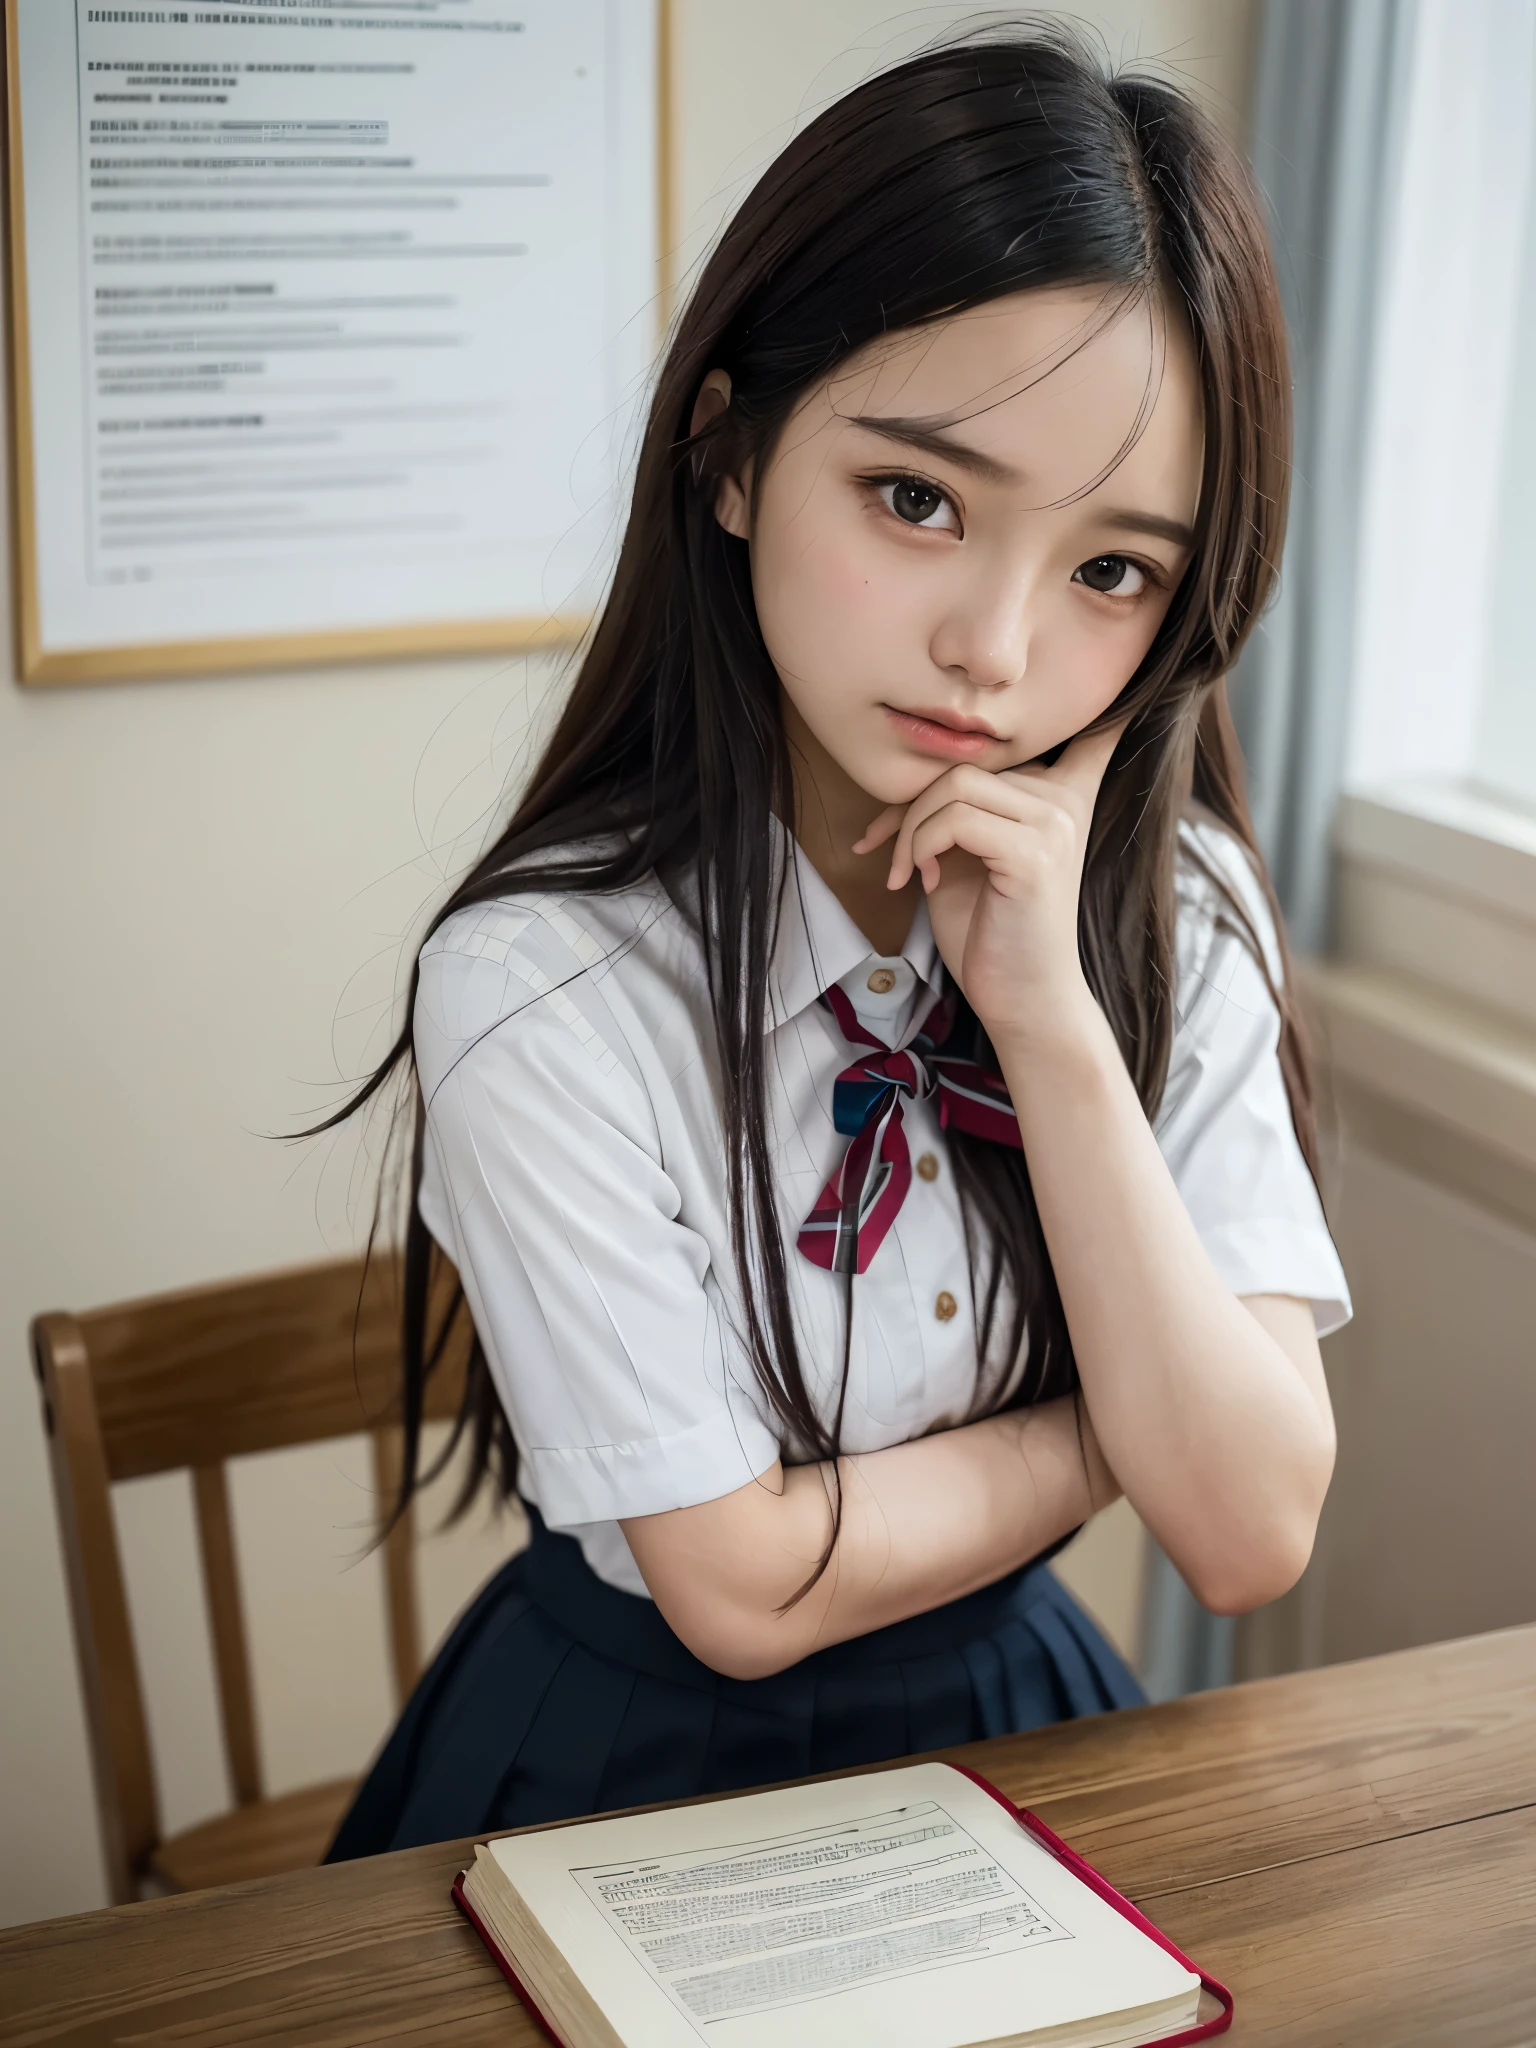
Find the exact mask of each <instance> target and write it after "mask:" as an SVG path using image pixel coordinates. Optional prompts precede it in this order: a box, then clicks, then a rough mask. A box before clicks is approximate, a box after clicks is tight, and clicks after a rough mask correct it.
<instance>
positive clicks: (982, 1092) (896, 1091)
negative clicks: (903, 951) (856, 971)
mask: <svg viewBox="0 0 1536 2048" xmlns="http://www.w3.org/2000/svg"><path fill="white" fill-rule="evenodd" d="M822 1001H823V1002H824V1003H825V1004H826V1006H827V1008H828V1009H829V1010H830V1011H831V1012H832V1014H833V1016H834V1017H835V1018H836V1019H837V1023H838V1028H839V1029H840V1030H841V1032H842V1034H843V1036H844V1038H846V1039H847V1040H848V1042H849V1044H850V1045H859V1046H864V1047H866V1048H868V1050H867V1051H866V1052H864V1053H863V1054H861V1055H860V1057H859V1058H857V1059H856V1060H855V1061H854V1062H853V1064H852V1066H849V1067H844V1069H843V1071H842V1072H841V1073H840V1074H839V1075H838V1077H837V1080H836V1081H835V1083H834V1084H833V1088H832V1121H833V1123H834V1124H835V1125H836V1126H837V1128H838V1130H839V1131H840V1132H841V1133H842V1134H843V1136H844V1137H845V1138H848V1139H849V1140H851V1142H850V1144H849V1146H848V1149H847V1151H846V1152H845V1153H844V1154H843V1160H842V1164H841V1165H840V1166H839V1167H838V1169H837V1172H836V1173H834V1174H833V1176H832V1178H831V1179H830V1180H829V1181H828V1182H827V1184H826V1186H825V1187H824V1188H823V1189H822V1191H821V1193H820V1194H819V1195H818V1196H817V1197H816V1206H815V1208H814V1209H812V1211H811V1213H810V1215H809V1216H807V1217H806V1219H805V1222H804V1223H803V1224H802V1225H801V1228H800V1235H799V1237H798V1239H797V1240H796V1242H797V1244H798V1246H799V1249H800V1251H801V1252H802V1253H803V1254H804V1255H805V1257H806V1258H808V1259H809V1260H810V1261H811V1263H812V1264H813V1265H816V1266H824V1267H825V1268H826V1269H827V1271H828V1272H830V1273H862V1272H863V1271H864V1270H865V1269H866V1267H867V1266H868V1265H869V1262H870V1260H871V1259H872V1258H873V1257H874V1256H875V1253H876V1252H877V1251H878V1250H879V1249H880V1246H881V1244H882V1243H883V1242H884V1239H885V1234H886V1232H887V1231H888V1230H889V1229H890V1227H891V1225H892V1224H893V1223H894V1222H895V1220H896V1215H897V1211H898V1210H899V1209H900V1208H901V1205H902V1203H903V1202H904V1201H905V1200H906V1198H907V1189H908V1188H909V1187H910V1186H911V1185H912V1159H911V1155H910V1153H909V1152H908V1150H907V1140H906V1134H905V1132H904V1131H903V1130H902V1127H901V1113H902V1105H903V1103H904V1102H906V1101H907V1100H908V1099H909V1098H910V1099H911V1100H912V1101H914V1102H923V1101H926V1100H927V1098H928V1097H929V1096H930V1095H935V1094H936V1095H937V1096H938V1098H939V1126H940V1129H942V1130H949V1129H951V1128H953V1129H955V1130H957V1131H966V1132H969V1133H970V1134H971V1135H972V1136H973V1137H977V1138H990V1139H991V1140H992V1142H993V1143H994V1144H997V1145H1012V1146H1014V1147H1015V1149H1018V1150H1022V1149H1023V1144H1024V1140H1023V1139H1022V1137H1021V1136H1020V1135H1019V1120H1018V1118H1017V1117H1016V1116H1015V1114H1014V1110H1013V1104H1012V1103H1011V1102H1010V1101H1009V1099H1008V1089H1007V1086H1006V1084H1005V1083H1004V1081H1003V1079H1002V1076H1001V1075H999V1074H989V1073H988V1072H987V1070H986V1068H985V1067H982V1066H978V1065H977V1064H976V1062H975V1061H974V1060H958V1059H947V1058H944V1057H943V1056H941V1055H940V1053H939V1051H938V1047H939V1046H941V1045H942V1044H943V1043H944V1041H945V1039H946V1038H947V1037H948V1036H949V1032H950V1027H951V1025H952V1024H953V1022H954V1005H953V1003H952V1002H951V1001H950V1000H949V999H948V998H947V997H944V998H941V999H940V1000H939V1001H938V1002H937V1003H935V1005H934V1006H933V1008H932V1009H931V1010H930V1011H929V1012H928V1015H927V1017H926V1018H925V1019H924V1020H923V1025H922V1028H921V1030H920V1031H918V1032H917V1033H916V1034H915V1036H914V1037H913V1038H912V1039H911V1041H910V1042H909V1043H908V1044H907V1045H905V1046H903V1047H902V1048H901V1050H900V1051H899V1052H898V1051H893V1049H892V1048H891V1047H890V1046H888V1045H887V1044H886V1043H885V1042H884V1040H883V1039H879V1038H876V1036H875V1035H874V1033H873V1032H872V1031H866V1030H865V1028H864V1026H863V1025H862V1024H861V1023H860V1022H859V1020H858V1017H857V1015H856V1014H855V1012H854V1007H853V1004H852V1003H851V1002H850V1001H849V1000H848V998H847V996H846V995H845V994H844V993H843V991H842V990H841V989H840V988H837V987H832V988H829V989H828V990H827V991H826V993H825V994H824V995H823V997H822Z"/></svg>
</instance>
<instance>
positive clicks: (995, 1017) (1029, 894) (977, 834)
mask: <svg viewBox="0 0 1536 2048" xmlns="http://www.w3.org/2000/svg"><path fill="white" fill-rule="evenodd" d="M1124 730H1125V726H1124V724H1120V725H1116V726H1111V727H1109V728H1108V729H1106V730H1105V731H1103V732H1096V733H1089V734H1085V735H1084V736H1083V737H1082V738H1080V739H1076V740H1074V741H1073V742H1072V744H1071V745H1070V746H1069V747H1068V748H1067V749H1066V751H1065V752H1064V753H1063V754H1062V756H1061V758H1060V759H1059V760H1058V761H1057V762H1056V764H1055V766H1054V767H1052V768H1037V767H1033V766H1030V767H1024V768H1005V769H1003V770H1002V771H1001V772H999V773H996V774H993V773H991V772H989V771H988V770H986V769H984V768H976V767H971V766H966V767H959V768H950V769H948V770H946V772H945V773H944V774H943V775H941V776H940V777H939V778H938V780H937V781H936V782H932V783H930V784H929V786H928V787H927V789H925V790H924V791H923V792H922V794H921V795H920V796H918V797H916V798H915V799H914V800H913V801H912V802H911V803H910V804H907V805H905V806H903V805H900V804H893V805H891V807H890V808H889V809H888V810H885V811H882V812H881V814H880V816H879V817H878V818H876V819H875V821H874V823H873V824H872V825H871V826H870V828H869V830H868V831H867V832H866V833H865V834H864V837H863V838H862V839H861V840H859V841H858V843H857V844H856V845H855V847H854V849H853V850H854V852H855V853H867V852H869V851H871V850H872V849H873V848H874V847H877V846H879V845H881V844H882V843H883V842H884V841H885V840H887V839H889V838H890V837H891V836H892V835H893V834H894V835H895V840H896V844H895V846H894V847H893V848H892V851H891V870H890V874H889V876H888V877H887V886H888V887H889V888H892V889H900V888H904V887H905V886H906V884H907V882H908V881H909V880H910V878H911V876H912V873H913V870H914V869H916V870H917V872H918V873H919V874H920V875H921V876H922V880H923V888H924V889H925V891H926V892H927V896H928V915H929V917H930V919H931V920H932V923H933V935H934V937H935V939H936V940H937V941H938V947H939V952H940V954H941V955H942V956H943V959H944V964H945V966H946V967H948V969H949V971H950V973H951V974H952V975H953V976H954V977H955V979H956V981H957V982H958V983H959V984H960V987H961V989H962V991H963V992H964V994H965V998H966V1000H967V1002H969V1004H970V1005H971V1008H972V1009H973V1010H974V1011H975V1012H976V1014H977V1016H978V1017H979V1018H980V1019H981V1022H982V1024H983V1026H984V1027H985V1029H986V1031H987V1035H988V1036H989V1037H990V1038H991V1039H992V1041H993V1043H994V1044H997V1043H998V1042H999V1041H1000V1040H1001V1039H1004V1038H1008V1037H1016V1036H1018V1035H1019V1034H1020V1033H1021V1032H1022V1033H1028V1032H1030V1031H1032V1030H1033V1029H1035V1028H1037V1026H1038V1025H1040V1024H1042V1023H1048V1024H1049V1025H1050V1026H1051V1027H1052V1028H1057V1027H1059V1025H1060V1023H1061V1022H1062V1020H1063V1018H1064V1016H1066V1015H1067V1014H1070V1012H1071V1011H1072V1010H1073V1009H1074V1008H1076V1007H1077V1006H1078V1005H1080V1004H1081V1003H1082V1001H1083V999H1084V998H1085V997H1086V998H1087V999H1088V1000H1089V1001H1090V1002H1091V1001H1092V998H1091V996H1090V995H1089V991H1088V986H1087V983H1086V982H1085V981H1084V979H1083V973H1082V966H1081V962H1080V960H1079V957H1078V950H1077V903H1078V892H1079V889H1080V887H1081V883H1082V875H1083V857H1084V854H1085V853H1086V851H1087V846H1088V829H1089V826H1090V825H1091V824H1092V821H1093V807H1094V803H1095V801H1096V799H1097V797H1098V793H1099V785H1100V783H1101V782H1102V781H1103V780H1104V771H1105V770H1106V769H1107V768H1108V766H1109V762H1110V756H1111V755H1112V754H1113V753H1114V751H1115V747H1116V744H1117V743H1118V741H1119V738H1120V735H1121V733H1122V732H1124Z"/></svg>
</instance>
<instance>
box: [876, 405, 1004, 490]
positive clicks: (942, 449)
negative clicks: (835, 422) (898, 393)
mask: <svg viewBox="0 0 1536 2048" xmlns="http://www.w3.org/2000/svg"><path fill="white" fill-rule="evenodd" d="M850 424H851V425H853V426H855V427H863V428H864V429H865V431H866V432H867V433H871V434H879V435H880V436H881V438H882V439H883V440H886V441H899V442H901V443H902V445H903V446H904V447H907V448H921V449H922V450H923V451H924V453H925V454H928V455H937V456H938V457H939V458H940V460H941V461H944V462H952V463H954V465H955V467H956V468H957V469H968V470H969V471H970V472H971V474H972V476H979V477H981V478H982V479H983V480H984V481H985V482H987V483H989V484H1021V483H1023V481H1024V478H1023V475H1022V474H1021V472H1020V471H1018V470H1016V469H1013V468H1011V467H1010V466H1009V465H1008V464H1007V463H1006V462H998V461H996V460H995V459H994V458H993V457H992V456H990V455H983V454H982V452H981V450H980V449H979V448H971V447H968V446H967V445H966V443H965V442H964V441H957V440H955V439H954V438H953V436H952V435H949V434H946V433H944V432H942V431H941V430H940V429H939V428H938V427H927V426H924V424H923V422H922V421H921V420H902V419H889V418H881V417H880V416H879V415H878V414H875V413H855V414H854V415H853V418H852V420H851V422H850Z"/></svg>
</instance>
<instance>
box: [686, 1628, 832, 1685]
mask: <svg viewBox="0 0 1536 2048" xmlns="http://www.w3.org/2000/svg"><path fill="white" fill-rule="evenodd" d="M667 1619H668V1621H669V1622H670V1623H671V1627H672V1632H673V1634H674V1635H675V1636H676V1637H677V1638H678V1640H679V1641H680V1642H681V1643H682V1645H683V1647H684V1649H686V1650H691V1651H692V1652H693V1654H694V1656H695V1657H697V1658H698V1660H699V1662H700V1663H701V1664H705V1665H708V1667H709V1669H710V1670H711V1671H714V1672H718V1674H719V1675H720V1677H722V1678H737V1679H741V1680H743V1681H744V1682H750V1681H751V1680H753V1679H756V1678H773V1677H775V1676H777V1674H778V1673H779V1672H781V1671H787V1670H788V1669H789V1667H790V1665H791V1664H794V1663H797V1662H798V1661H799V1659H800V1657H801V1655H802V1654H803V1652H802V1651H801V1650H799V1649H797V1648H794V1647H792V1646H791V1645H790V1644H789V1643H787V1642H785V1641H784V1640H783V1637H782V1633H781V1632H780V1631H779V1630H777V1629H775V1627H774V1626H773V1623H772V1622H770V1621H768V1620H767V1619H765V1618H764V1617H761V1616H755V1615H732V1616H713V1617H711V1618H710V1619H709V1620H708V1621H700V1622H693V1623H691V1625H687V1626H684V1627H682V1628H679V1626H678V1624H677V1622H676V1621H675V1620H673V1619H672V1617H671V1616H668V1617H667Z"/></svg>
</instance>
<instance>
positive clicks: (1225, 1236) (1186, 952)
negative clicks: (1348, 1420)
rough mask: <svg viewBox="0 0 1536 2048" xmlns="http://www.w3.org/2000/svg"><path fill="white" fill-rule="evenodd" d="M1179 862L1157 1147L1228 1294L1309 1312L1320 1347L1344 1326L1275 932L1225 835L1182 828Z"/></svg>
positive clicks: (1345, 1310)
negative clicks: (1307, 1144) (1295, 1119)
mask: <svg viewBox="0 0 1536 2048" xmlns="http://www.w3.org/2000/svg"><path fill="white" fill-rule="evenodd" d="M1182 854H1183V858H1182V860H1181V869H1180V878H1179V925H1178V956H1179V981H1178V996H1177V1002H1176V1017H1175V1023H1174V1036H1173V1045H1172V1050H1171V1055H1170V1060H1169V1071H1168V1083H1167V1087H1166V1089H1165V1091H1164V1095H1163V1101H1162V1105H1161V1107H1160V1109H1159V1112H1158V1116H1157V1137H1158V1143H1159V1145H1160V1146H1161V1148H1162V1152H1163V1156H1164V1158H1165V1159H1166V1160H1167V1162H1168V1167H1169V1170H1170V1172H1171V1173H1172V1175H1173V1178H1174V1181H1175V1183H1176V1185H1177V1187H1178V1190H1179V1193H1180V1195H1181V1197H1182V1198H1183V1201H1184V1205H1185V1207H1186V1209H1187V1210H1188V1211H1189V1214H1190V1217H1191V1218H1192V1220H1193V1222H1194V1225H1195V1228H1196V1230H1197V1231H1198V1232H1199V1234H1200V1238H1201V1241H1202V1243H1203V1244H1204V1246H1205V1248H1206V1251H1207V1252H1208V1253H1209V1255H1210V1258H1211V1261H1212V1263H1213V1264H1214V1266H1215V1267H1216V1270H1217V1272H1218V1273H1219V1274H1220V1275H1221V1277H1222V1279H1223V1280H1224V1281H1225V1282H1226V1284H1227V1285H1228V1286H1229V1287H1230V1288H1231V1289H1232V1290H1233V1292H1234V1293H1236V1294H1287V1295H1293V1296H1295V1297H1297V1298H1299V1299H1301V1300H1305V1301H1309V1302H1310V1303H1311V1304H1312V1312H1313V1316H1314V1318H1315V1320H1316V1323H1317V1330H1318V1334H1319V1336H1326V1335H1327V1334H1328V1332H1329V1331H1331V1330H1335V1329H1337V1328H1338V1327H1339V1326H1340V1325H1341V1324H1342V1323H1345V1322H1347V1321H1348V1320H1349V1316H1350V1301H1349V1288H1348V1286H1347V1284H1346V1282H1345V1279H1344V1272H1343V1268H1342V1267H1341V1265H1340V1264H1339V1256H1338V1253H1337V1251H1336V1250H1335V1249H1334V1244H1333V1239H1332V1238H1331V1236H1330V1235H1329V1231H1328V1225H1327V1222H1326V1221H1325V1219H1324V1216H1323V1208H1322V1203H1321V1201H1320V1200H1319V1198H1318V1192H1317V1187H1316V1184H1315V1182H1314V1181H1313V1178H1312V1174H1311V1171H1310V1170H1309V1168H1308V1166H1307V1163H1306V1160H1305V1158H1304V1157H1303V1155H1302V1150H1301V1146H1300V1144H1299V1143H1298V1141H1297V1138H1296V1131H1295V1126H1294V1124H1293V1123H1292V1120H1291V1111H1290V1101H1289V1098H1288V1096H1287V1093H1286V1087H1285V1080H1284V1076H1283V1075H1282V1073H1281V1069H1280V1060H1279V1044H1280V1013H1279V1009H1278V1007H1277V1005H1276V1003H1275V998H1274V995H1273V993H1272V991H1271V980H1273V981H1274V982H1275V983H1276V984H1278V982H1279V979H1280V975H1281V972H1282V962H1281V958H1280V949H1279V945H1278V942H1277V939H1276V935H1275V927H1274V921H1273V919H1272V917H1271V915H1270V911H1269V906H1268V904H1267V902H1266V900H1265V897H1264V893H1263V891H1262V889H1261V888H1260V887H1259V884H1258V881H1257V878H1256V876H1255V875H1254V872H1253V870H1252V868H1251V866H1250V865H1249V861H1248V857H1247V855H1246V853H1245V852H1244V851H1243V849H1242V848H1241V847H1240V846H1239V845H1238V844H1237V842H1236V841H1235V840H1234V839H1232V838H1231V837H1230V835H1228V834H1227V833H1225V832H1222V831H1220V830H1219V829H1218V828H1216V827H1214V826H1205V825H1201V826H1195V827H1186V828H1185V833H1184V841H1183V848H1182ZM1213 874H1214V875H1215V876H1219V877H1220V883H1219V884H1218V882H1217V881H1216V880H1213V879H1212V877H1213ZM1223 884H1224V885H1225V890H1226V891H1230V899H1235V901H1236V903H1237V905H1238V906H1239V907H1240V909H1241V912H1242V916H1243V918H1245V919H1246V920H1247V923H1248V926H1249V927H1250V930H1251V934H1252V936H1251V937H1250V936H1249V933H1246V932H1245V931H1244V930H1243V928H1242V924H1241V922H1240V921H1239V919H1238V918H1237V917H1236V916H1235V915H1234V914H1233V910H1232V907H1231V900H1230V899H1229V898H1228V896H1227V895H1226V894H1225V893H1224V890H1223V887H1222V886H1221V885H1223ZM1255 940H1256V941H1257V943H1258V945H1259V946H1260V947H1261V948H1262V951H1263V955H1264V963H1263V964H1262V965H1261V963H1260V960H1259V959H1258V958H1257V957H1256V956H1255V952H1254V941H1255ZM1266 967H1267V969H1268V974H1267V975H1266Z"/></svg>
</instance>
